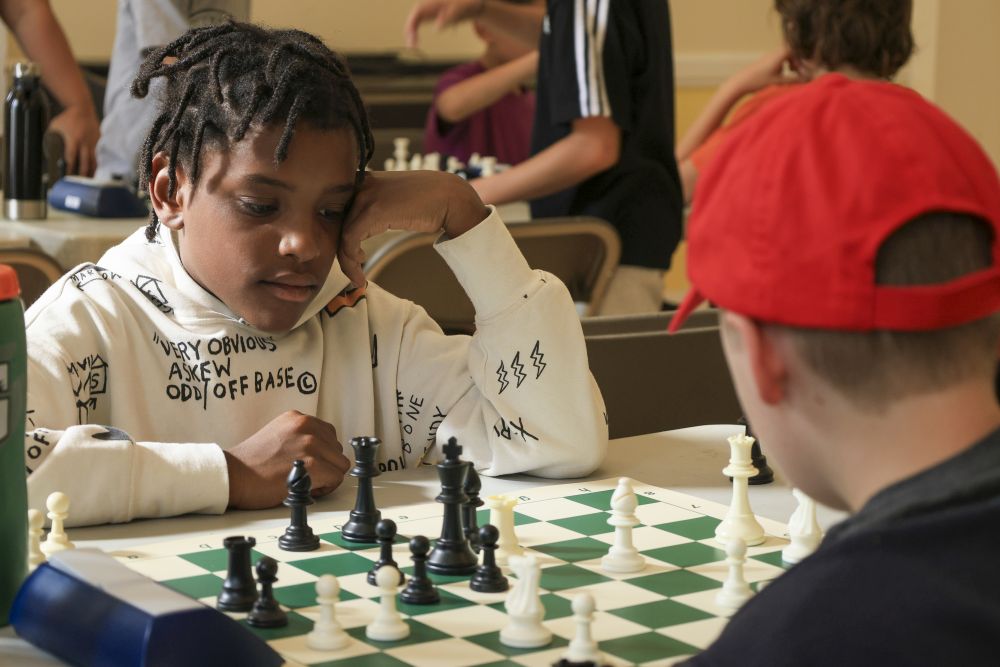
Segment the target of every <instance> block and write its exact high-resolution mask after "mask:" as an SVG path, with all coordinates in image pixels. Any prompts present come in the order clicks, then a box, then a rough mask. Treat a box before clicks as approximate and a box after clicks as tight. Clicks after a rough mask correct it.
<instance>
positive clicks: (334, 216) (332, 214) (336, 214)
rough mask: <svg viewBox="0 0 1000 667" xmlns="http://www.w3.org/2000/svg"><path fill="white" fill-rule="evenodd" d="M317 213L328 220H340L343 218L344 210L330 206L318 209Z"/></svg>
mask: <svg viewBox="0 0 1000 667" xmlns="http://www.w3.org/2000/svg"><path fill="white" fill-rule="evenodd" d="M319 215H320V217H321V218H323V219H324V220H327V221H329V222H341V221H343V219H344V211H342V210H338V209H332V208H323V209H320V211H319Z"/></svg>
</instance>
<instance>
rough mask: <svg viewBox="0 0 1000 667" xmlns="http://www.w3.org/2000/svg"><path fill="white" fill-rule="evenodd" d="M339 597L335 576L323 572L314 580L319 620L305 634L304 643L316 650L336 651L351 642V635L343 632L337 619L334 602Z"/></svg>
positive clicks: (338, 587) (335, 602)
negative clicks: (310, 630)
mask: <svg viewBox="0 0 1000 667" xmlns="http://www.w3.org/2000/svg"><path fill="white" fill-rule="evenodd" d="M339 599H340V584H339V583H338V582H337V577H335V576H333V575H332V574H324V575H323V576H321V577H320V578H319V579H318V580H317V581H316V602H318V603H319V620H317V621H316V623H315V624H314V625H313V630H312V632H310V633H309V634H308V635H306V645H307V646H309V648H311V649H315V650H317V651H338V650H340V649H342V648H345V647H346V646H347V645H348V644H350V643H351V636H350V635H349V634H347V633H346V632H344V629H343V628H342V627H340V623H339V622H338V621H337V612H336V609H335V607H336V604H337V600H339Z"/></svg>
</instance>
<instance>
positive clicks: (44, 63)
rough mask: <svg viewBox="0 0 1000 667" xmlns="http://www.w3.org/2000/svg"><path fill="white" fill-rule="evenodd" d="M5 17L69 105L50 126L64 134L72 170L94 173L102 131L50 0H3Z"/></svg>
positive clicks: (68, 167) (1, 14)
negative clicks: (98, 141) (98, 142)
mask: <svg viewBox="0 0 1000 667" xmlns="http://www.w3.org/2000/svg"><path fill="white" fill-rule="evenodd" d="M0 18H2V19H3V21H4V23H6V24H7V26H8V27H9V28H10V30H11V32H13V33H14V36H15V37H17V41H18V42H19V43H20V45H21V48H22V49H24V52H25V54H26V55H27V56H28V57H29V58H31V60H33V61H34V62H36V63H38V65H39V67H40V68H41V71H42V81H43V82H44V83H45V85H46V86H47V87H48V89H49V90H51V91H52V94H53V95H55V97H56V99H57V100H59V104H61V105H62V106H63V112H62V113H60V114H59V115H58V116H56V117H55V118H53V119H52V121H51V123H49V129H50V130H54V131H57V132H59V133H60V134H62V135H63V139H64V141H65V147H66V150H65V156H66V170H67V172H68V173H70V174H83V175H87V176H89V175H91V174H93V173H94V168H95V166H96V160H95V150H96V147H97V139H98V137H99V136H100V133H101V130H100V124H99V123H98V121H97V112H96V111H95V110H94V102H93V100H92V99H91V96H90V91H89V90H88V89H87V84H86V83H85V82H84V80H83V74H82V73H81V72H80V68H79V66H78V65H77V64H76V60H75V59H74V58H73V54H72V52H71V51H70V48H69V43H68V42H67V41H66V36H65V35H64V34H63V31H62V28H60V27H59V23H58V21H56V17H55V15H54V14H53V13H52V8H51V7H49V3H48V0H3V1H2V2H0Z"/></svg>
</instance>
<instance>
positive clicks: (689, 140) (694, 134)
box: [675, 79, 745, 162]
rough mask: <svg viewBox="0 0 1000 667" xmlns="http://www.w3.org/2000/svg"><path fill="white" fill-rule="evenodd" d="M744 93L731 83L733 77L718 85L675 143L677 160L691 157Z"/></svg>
mask: <svg viewBox="0 0 1000 667" xmlns="http://www.w3.org/2000/svg"><path fill="white" fill-rule="evenodd" d="M744 94H745V93H744V91H743V90H742V89H741V88H739V87H738V86H736V85H735V84H734V83H733V79H729V80H727V81H725V82H724V83H723V84H722V85H720V86H719V88H718V89H717V90H716V91H715V94H714V95H712V98H711V99H710V100H709V101H708V104H706V105H705V108H704V109H702V111H701V113H700V114H698V117H697V118H696V119H695V121H694V122H693V123H692V124H691V127H689V128H688V131H687V132H685V133H684V137H683V138H682V139H681V140H680V141H679V142H678V143H677V149H676V151H675V152H676V156H677V161H678V162H681V161H683V160H686V159H687V158H689V157H691V154H692V153H693V152H694V151H695V150H696V149H697V148H698V147H699V146H701V145H702V144H703V143H705V140H706V139H708V137H709V136H710V135H711V134H712V133H713V132H715V131H716V130H717V129H718V128H719V126H720V125H722V121H724V120H725V119H726V116H727V115H728V114H729V111H730V110H731V109H732V108H733V106H734V105H735V104H736V103H737V102H738V101H739V100H740V98H741V97H743V95H744Z"/></svg>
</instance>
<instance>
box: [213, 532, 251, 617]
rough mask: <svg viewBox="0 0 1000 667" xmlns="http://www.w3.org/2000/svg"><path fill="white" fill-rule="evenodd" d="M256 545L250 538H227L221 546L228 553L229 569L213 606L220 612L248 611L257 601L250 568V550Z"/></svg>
mask: <svg viewBox="0 0 1000 667" xmlns="http://www.w3.org/2000/svg"><path fill="white" fill-rule="evenodd" d="M255 544H257V541H256V540H254V538H252V537H243V536H242V535H240V536H237V537H227V538H226V539H224V540H222V546H224V547H225V548H226V551H228V552H229V568H228V569H227V570H226V580H225V581H224V582H222V591H221V592H220V593H219V598H218V600H217V601H216V603H215V606H216V607H218V608H219V609H221V610H222V611H250V610H251V609H253V603H254V601H255V600H256V599H257V584H256V583H255V582H254V580H253V570H252V569H251V568H250V550H251V549H252V548H253V547H254V545H255Z"/></svg>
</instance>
